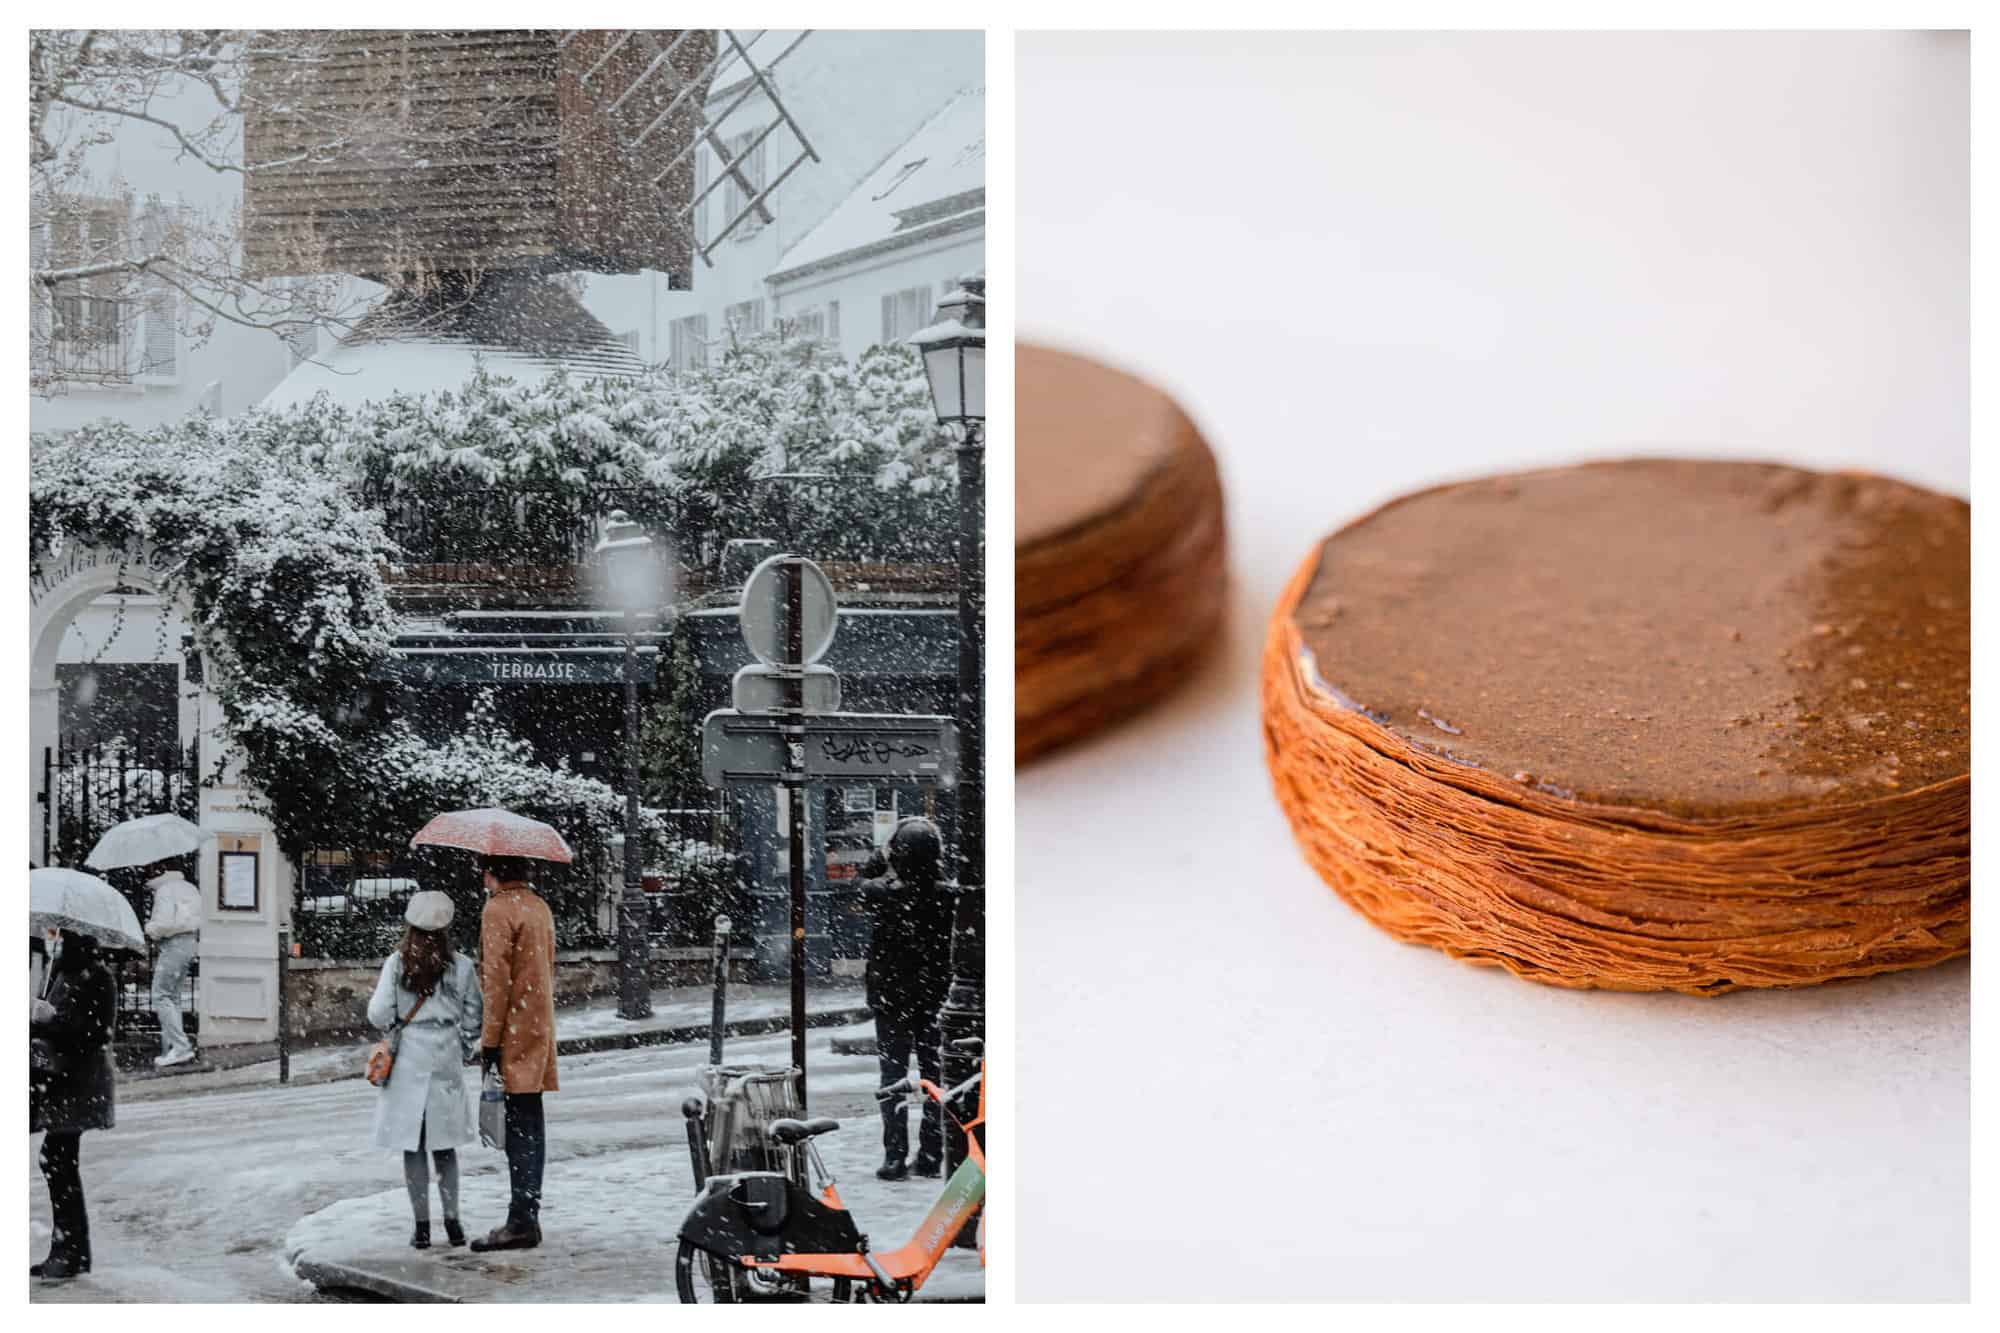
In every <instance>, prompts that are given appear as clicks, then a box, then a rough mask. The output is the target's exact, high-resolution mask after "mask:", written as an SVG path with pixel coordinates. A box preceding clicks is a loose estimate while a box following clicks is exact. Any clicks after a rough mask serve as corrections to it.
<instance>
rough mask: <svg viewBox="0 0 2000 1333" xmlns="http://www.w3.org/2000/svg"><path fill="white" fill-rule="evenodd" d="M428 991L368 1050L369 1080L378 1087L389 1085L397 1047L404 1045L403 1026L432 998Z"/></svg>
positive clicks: (391, 1024) (390, 1025)
mask: <svg viewBox="0 0 2000 1333" xmlns="http://www.w3.org/2000/svg"><path fill="white" fill-rule="evenodd" d="M430 998H431V997H430V995H429V994H428V993H426V994H423V995H419V996H418V997H417V1002H416V1003H415V1004H413V1005H411V1006H410V1012H409V1013H407V1014H404V1015H403V1016H402V1017H401V1018H398V1019H396V1020H395V1021H394V1022H392V1023H390V1024H389V1035H388V1036H386V1037H384V1038H382V1040H380V1041H378V1042H376V1043H375V1045H374V1047H373V1048H372V1049H370V1050H369V1052H368V1081H369V1082H370V1083H372V1084H374V1085H375V1086H376V1087H378V1088H382V1087H387V1086H388V1084H389V1075H390V1073H391V1072H392V1071H393V1070H394V1069H395V1067H396V1048H397V1047H398V1046H400V1045H402V1041H403V1026H404V1025H405V1024H406V1023H408V1022H409V1021H410V1020H411V1019H413V1018H415V1017H416V1016H417V1010H419V1009H421V1008H423V1007H424V1001H425V1000H428V999H430Z"/></svg>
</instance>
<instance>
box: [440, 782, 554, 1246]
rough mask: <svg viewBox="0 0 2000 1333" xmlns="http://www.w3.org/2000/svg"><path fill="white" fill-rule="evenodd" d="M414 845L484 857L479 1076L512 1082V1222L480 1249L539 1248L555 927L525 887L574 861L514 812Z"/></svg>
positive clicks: (448, 826) (450, 825) (473, 815)
mask: <svg viewBox="0 0 2000 1333" xmlns="http://www.w3.org/2000/svg"><path fill="white" fill-rule="evenodd" d="M410 845H411V846H412V847H425V846H429V847H458V848H462V849H464V850H466V851H471V852H478V853H479V854H480V855H481V857H482V858H483V860H482V861H481V862H480V865H481V868H482V869H483V871H484V872H485V887H486V893H487V901H486V907H485V910H484V911H482V912H481V913H480V917H479V983H480V989H481V990H482V991H483V992H484V996H485V1004H486V1017H485V1022H484V1024H483V1026H482V1028H481V1031H480V1037H479V1047H480V1050H479V1065H480V1072H481V1073H482V1074H486V1073H490V1072H491V1071H493V1070H495V1069H498V1070H499V1073H500V1078H501V1080H502V1082H503V1083H504V1084H505V1085H506V1106H507V1112H506V1115H507V1119H506V1126H507V1132H506V1147H507V1179H508V1183H509V1186H510V1188H511V1197H510V1198H509V1201H508V1204H507V1221H506V1222H505V1223H504V1224H503V1225H501V1226H498V1227H495V1228H494V1229H493V1230H492V1231H490V1232H488V1233H487V1234H486V1235H484V1236H481V1237H480V1238H479V1239H478V1240H475V1241H473V1242H472V1248H473V1249H474V1250H477V1251H480V1252H482V1253H483V1252H485V1251H488V1250H532V1249H533V1248H535V1247H536V1246H537V1245H540V1244H541V1243H542V1222H541V1211H542V1171H543V1168H544V1166H546V1165H547V1162H548V1132H547V1129H546V1126H545V1123H544V1121H543V1118H542V1094H543V1093H545V1092H554V1091H555V1090H556V922H555V916H554V914H553V913H551V912H550V911H549V905H548V904H547V903H546V902H544V901H543V900H542V897H541V895H540V894H538V893H536V892H535V889H534V886H533V885H532V884H530V883H529V882H528V862H529V861H530V860H536V861H557V862H562V863H565V864H566V863H568V862H569V861H570V860H571V859H572V853H571V852H570V848H569V844H568V843H567V842H565V841H563V836H562V834H560V833H558V832H557V831H556V830H555V829H553V828H551V827H549V826H548V825H547V824H544V823H542V822H541V821H540V820H536V819H529V818H528V817H527V816H525V815H517V814H515V813H514V812H513V811H511V810H500V809H483V810H454V811H451V812H449V813H447V814H442V815H439V816H438V817H437V818H435V819H433V820H431V822H430V823H428V824H426V825H424V827H423V828H422V829H421V830H419V831H418V833H417V835H416V836H415V837H414V838H412V839H410Z"/></svg>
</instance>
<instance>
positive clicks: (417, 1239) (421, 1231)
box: [410, 1222, 431, 1250]
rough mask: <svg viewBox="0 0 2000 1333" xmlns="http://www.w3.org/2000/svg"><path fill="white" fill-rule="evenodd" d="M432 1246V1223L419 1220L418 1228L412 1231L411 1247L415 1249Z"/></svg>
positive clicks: (424, 1248)
mask: <svg viewBox="0 0 2000 1333" xmlns="http://www.w3.org/2000/svg"><path fill="white" fill-rule="evenodd" d="M430 1247H431V1224H430V1223H428V1222H419V1223H417V1229H416V1230H415V1231H412V1232H411V1233H410V1248H411V1249H413V1250H428V1249H429V1248H430Z"/></svg>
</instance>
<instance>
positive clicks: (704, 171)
mask: <svg viewBox="0 0 2000 1333" xmlns="http://www.w3.org/2000/svg"><path fill="white" fill-rule="evenodd" d="M712 171H713V168H711V167H710V166H709V165H708V151H707V150H703V151H702V152H699V153H696V154H695V155H694V192H695V197H696V198H701V193H702V191H703V190H706V189H707V188H708V183H709V181H710V180H712V179H714V177H713V176H712V174H711V173H712ZM694 240H695V244H696V245H704V246H705V245H707V244H708V200H707V199H702V200H701V202H700V203H698V204H696V205H695V206H694Z"/></svg>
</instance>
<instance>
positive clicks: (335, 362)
mask: <svg viewBox="0 0 2000 1333" xmlns="http://www.w3.org/2000/svg"><path fill="white" fill-rule="evenodd" d="M481 363H483V364H484V365H485V366H486V368H487V369H488V370H489V371H491V372H493V373H494V374H497V375H507V376H510V377H512V378H514V379H518V380H539V379H541V378H542V377H543V376H545V375H547V374H548V373H549V372H551V371H553V370H556V369H558V368H566V369H568V370H569V371H570V372H571V373H572V374H576V375H587V376H606V375H621V376H622V375H637V374H640V373H641V372H643V371H644V369H645V366H644V364H643V363H642V362H641V361H640V360H639V357H638V355H637V354H636V353H635V352H633V351H632V349H631V348H630V347H628V346H626V345H625V344H624V343H623V342H621V341H619V340H618V339H617V338H616V337H614V336H613V335H612V333H611V331H610V330H609V329H607V328H605V327H604V325H603V324H602V323H601V322H599V321H598V319H597V318H596V316H594V315H592V314H591V313H590V312H589V311H587V310H585V309H584V308H583V306H582V305H581V304H580V303H579V302H578V301H577V300H576V298H575V297H573V296H571V295H570V294H569V293H568V292H567V291H564V290H563V289H562V288H561V287H559V286H557V285H556V284H554V283H552V282H549V281H547V280H545V279H542V278H539V277H533V276H529V275H523V274H508V273H496V274H492V275H489V276H488V277H487V278H486V279H485V281H483V282H482V283H480V285H479V287H478V288H477V290H475V291H473V292H471V293H469V294H468V293H465V292H454V291H428V292H423V293H411V292H391V293H390V294H389V295H388V296H387V297H384V298H383V299H382V301H381V302H380V303H379V304H377V305H376V307H375V308H374V309H373V310H371V311H370V312H369V313H368V315H367V316H366V317H364V318H363V319H362V320H361V322H360V323H359V324H358V325H356V326H355V328H354V331H353V332H352V333H350V334H348V335H347V336H346V337H344V338H342V339H341V340H340V342H339V343H337V344H336V345H335V346H334V347H333V349H332V350H331V351H327V352H322V353H320V354H319V355H317V356H315V357H314V358H312V359H310V360H307V361H302V362H300V363H299V364H298V365H297V366H296V367H294V368H293V370H292V373H291V374H289V375H287V376H286V377H285V378H284V379H282V380H280V381H279V382H278V386H277V387H276V388H274V389H272V390H271V392H270V393H269V394H267V395H265V398H264V401H263V404H262V406H264V407H266V408H270V409H273V410H283V409H285V408H289V407H294V406H297V405H299V404H301V403H305V402H309V401H310V400H311V399H312V398H313V396H314V395H316V394H318V393H321V392H325V393H326V394H327V395H328V396H329V397H330V398H331V399H332V401H333V402H334V403H335V404H337V405H340V406H355V405H358V404H361V403H372V402H380V401H381V400H383V399H385V398H387V397H388V396H389V395H390V394H392V393H398V392H400V393H412V394H416V393H428V392H431V391H433V390H436V389H456V388H458V387H459V386H461V385H463V384H464V383H465V382H466V381H467V380H469V379H471V378H472V372H473V368H474V366H475V365H476V364H481Z"/></svg>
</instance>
